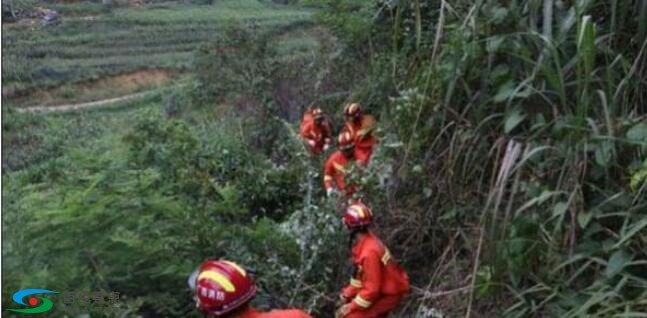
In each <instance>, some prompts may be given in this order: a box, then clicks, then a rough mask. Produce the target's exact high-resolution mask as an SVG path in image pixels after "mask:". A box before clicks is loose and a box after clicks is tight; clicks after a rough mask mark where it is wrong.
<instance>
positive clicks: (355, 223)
mask: <svg viewBox="0 0 647 318" xmlns="http://www.w3.org/2000/svg"><path fill="white" fill-rule="evenodd" d="M372 223H373V212H371V209H370V208H369V207H368V206H366V204H364V203H362V202H360V201H356V202H353V203H351V204H350V205H349V206H348V207H347V208H346V211H344V224H345V225H346V227H348V228H349V229H357V228H361V227H366V226H369V225H371V224H372Z"/></svg>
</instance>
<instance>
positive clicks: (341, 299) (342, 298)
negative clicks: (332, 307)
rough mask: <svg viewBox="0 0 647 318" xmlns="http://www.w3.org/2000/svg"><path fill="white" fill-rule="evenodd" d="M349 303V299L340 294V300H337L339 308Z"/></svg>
mask: <svg viewBox="0 0 647 318" xmlns="http://www.w3.org/2000/svg"><path fill="white" fill-rule="evenodd" d="M347 302H348V299H347V298H346V297H345V296H344V294H339V299H337V307H341V306H343V305H345V304H346V303H347Z"/></svg>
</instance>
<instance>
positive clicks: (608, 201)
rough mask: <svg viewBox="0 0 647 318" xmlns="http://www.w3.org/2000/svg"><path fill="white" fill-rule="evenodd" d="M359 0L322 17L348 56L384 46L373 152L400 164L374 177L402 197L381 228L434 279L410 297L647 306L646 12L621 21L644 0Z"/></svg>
mask: <svg viewBox="0 0 647 318" xmlns="http://www.w3.org/2000/svg"><path fill="white" fill-rule="evenodd" d="M349 6H352V3H351V2H348V1H338V0H334V1H326V2H324V4H323V5H322V11H321V13H320V15H319V17H320V21H322V22H324V23H327V24H329V25H330V26H331V28H332V30H333V31H336V32H335V35H337V36H338V37H340V39H341V41H342V42H343V43H344V44H346V45H345V50H346V51H350V52H349V53H348V54H344V56H345V57H346V58H348V59H350V62H347V63H349V64H350V63H353V61H355V62H357V61H358V58H357V56H359V57H360V58H361V61H368V63H364V64H361V65H363V66H364V67H365V71H364V73H365V74H366V80H365V81H355V85H354V86H353V89H354V91H355V92H357V99H359V100H361V101H367V103H368V104H369V105H368V106H369V107H370V111H371V112H373V113H375V114H377V115H381V116H380V125H381V126H382V127H383V128H382V133H383V135H384V137H385V138H384V140H383V143H382V147H383V148H384V149H383V150H382V151H383V152H384V154H383V155H382V156H378V157H377V158H376V160H375V162H374V163H373V167H370V169H369V170H370V171H373V172H374V173H373V175H374V176H375V177H377V178H381V179H383V180H386V182H383V183H381V184H382V187H377V186H378V185H379V184H380V183H377V182H376V180H374V181H371V180H365V182H366V183H367V184H366V185H365V187H368V191H367V193H368V196H369V198H370V199H369V201H370V202H372V203H373V204H379V205H380V206H387V207H388V208H389V210H390V211H382V213H383V214H380V215H383V216H384V217H383V219H382V220H381V222H383V224H382V228H383V231H385V232H387V233H390V237H391V239H392V242H395V243H397V245H398V246H399V249H400V250H401V251H402V253H403V255H404V262H405V264H406V266H407V267H408V268H409V269H410V270H411V271H413V273H414V276H413V277H414V285H417V286H427V289H421V290H416V292H415V293H414V297H412V303H411V304H410V306H409V310H411V312H412V313H413V312H415V313H416V315H423V314H424V313H427V314H429V315H431V312H437V310H438V309H441V310H442V311H444V312H445V313H446V314H449V315H450V316H454V315H462V314H465V313H466V312H467V313H470V312H474V311H476V312H484V311H489V310H490V309H489V308H491V306H492V304H497V306H498V308H501V310H500V312H498V314H497V315H506V316H520V317H526V316H545V315H547V316H560V317H564V316H569V317H571V316H580V315H595V316H602V317H607V316H610V315H612V314H614V313H616V314H618V313H621V312H623V313H626V314H629V313H637V312H644V310H645V308H646V307H645V304H644V302H642V301H641V299H644V297H645V296H646V295H645V292H644V291H645V287H646V286H647V284H646V283H647V277H645V276H644V275H643V274H639V273H640V272H641V271H642V269H644V266H645V260H646V259H647V255H646V254H645V252H644V251H645V236H644V230H645V227H646V226H645V224H646V223H645V220H647V215H646V214H645V213H644V211H645V204H647V202H646V201H645V197H646V196H645V183H644V181H635V182H634V183H633V185H632V184H631V182H630V180H631V178H632V176H633V178H634V180H638V179H640V180H643V179H642V178H641V177H636V176H637V175H640V172H639V171H642V170H641V168H640V166H641V164H642V163H643V162H644V160H645V144H647V135H645V134H644V132H645V131H644V127H645V126H644V121H645V108H644V100H645V97H647V95H646V91H645V88H644V85H642V86H641V85H640V84H638V83H639V82H641V81H642V82H644V81H645V78H644V74H640V72H639V71H637V69H636V67H639V66H638V65H644V63H645V62H644V41H645V37H644V33H641V32H638V33H631V31H630V30H638V29H639V28H640V25H641V23H642V22H641V19H644V18H645V14H647V12H643V11H640V12H643V13H642V16H641V17H635V18H631V19H628V18H627V19H624V20H622V21H623V22H619V21H620V20H618V19H619V17H621V16H625V17H627V16H626V15H625V13H626V12H629V11H628V10H632V8H634V9H636V10H638V9H640V8H639V7H640V5H639V4H638V3H633V4H630V3H623V4H622V5H620V4H617V3H615V2H597V3H594V2H588V1H578V2H575V3H573V4H572V6H567V5H566V4H564V3H563V2H555V3H553V1H548V2H544V4H543V5H542V4H540V3H539V2H535V4H534V5H533V2H531V1H522V2H512V3H510V4H499V3H497V2H477V3H471V2H467V1H463V2H461V1H459V2H452V3H448V2H442V1H441V2H434V1H415V0H414V1H401V2H398V3H397V4H395V5H394V3H392V2H389V3H386V2H385V3H384V4H383V5H382V6H380V7H379V8H373V9H371V8H370V7H368V8H367V7H362V8H360V5H359V4H356V5H355V9H353V10H358V11H357V12H363V11H366V10H368V11H369V13H368V14H363V15H362V14H356V12H354V11H352V10H350V9H349V8H350V7H349ZM553 6H554V7H553ZM609 6H611V7H613V8H614V10H608V7H609ZM343 8H346V9H343ZM553 9H554V10H553ZM636 12H638V11H636ZM369 17H370V18H369ZM353 21H356V22H353ZM539 21H543V23H544V25H543V28H542V29H540V27H538V25H540V24H539ZM613 21H615V22H613ZM385 23H386V25H387V26H390V28H387V29H386V30H385ZM349 30H350V31H349ZM614 30H625V31H628V32H626V33H625V32H617V33H614ZM385 35H386V36H388V37H390V38H391V41H386V42H385V41H377V40H375V39H382V38H383V37H384V36H385ZM357 43H374V44H375V45H374V46H373V50H372V51H370V50H369V51H367V50H364V49H363V48H358V47H356V45H357ZM346 51H344V52H346ZM356 64H359V63H356ZM632 67H633V68H632ZM376 69H379V70H388V71H390V72H389V73H390V74H391V77H390V78H391V79H390V80H388V81H386V83H385V87H384V88H383V89H382V90H381V91H382V92H387V94H388V95H386V96H384V95H381V96H380V95H376V94H375V93H373V92H374V91H375V85H376V84H375V83H379V82H380V81H384V78H386V77H387V76H388V75H386V73H384V72H383V73H379V72H376V71H375V70H376ZM376 75H377V76H378V77H375V76H376ZM382 83H384V82H382ZM385 167H386V169H383V168H385ZM376 187H377V188H376ZM371 189H375V190H378V191H373V192H374V193H372V190H371ZM381 193H386V196H383V195H382V194H381ZM429 268H434V269H435V271H436V272H435V273H434V274H433V275H431V276H430V273H429ZM438 290H449V291H450V292H448V293H447V294H446V295H444V294H443V293H442V292H440V293H439V295H440V296H434V295H436V294H435V292H436V291H438ZM621 290H622V292H620V291H621ZM465 293H467V295H468V296H469V297H461V298H459V297H460V296H461V295H464V294H465ZM438 300H440V302H438ZM431 309H433V310H431ZM412 313H409V314H403V315H411V314H412Z"/></svg>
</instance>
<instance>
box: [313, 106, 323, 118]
mask: <svg viewBox="0 0 647 318" xmlns="http://www.w3.org/2000/svg"><path fill="white" fill-rule="evenodd" d="M311 114H312V118H314V119H317V118H322V117H323V115H324V113H323V111H322V110H321V108H318V107H317V108H314V109H312V112H311Z"/></svg>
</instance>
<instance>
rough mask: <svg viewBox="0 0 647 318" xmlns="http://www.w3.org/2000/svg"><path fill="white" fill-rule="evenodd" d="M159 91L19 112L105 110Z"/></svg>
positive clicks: (22, 109) (36, 107) (26, 108)
mask: <svg viewBox="0 0 647 318" xmlns="http://www.w3.org/2000/svg"><path fill="white" fill-rule="evenodd" d="M158 91H159V90H151V91H147V92H141V93H136V94H130V95H125V96H121V97H116V98H109V99H103V100H98V101H94V102H88V103H78V104H65V105H54V106H30V107H20V108H17V111H18V112H21V113H41V112H42V113H48V112H68V111H77V110H85V109H91V108H103V107H108V106H111V105H115V104H118V103H120V102H125V101H131V100H136V99H141V98H144V97H148V96H150V95H152V94H155V93H157V92H158Z"/></svg>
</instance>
